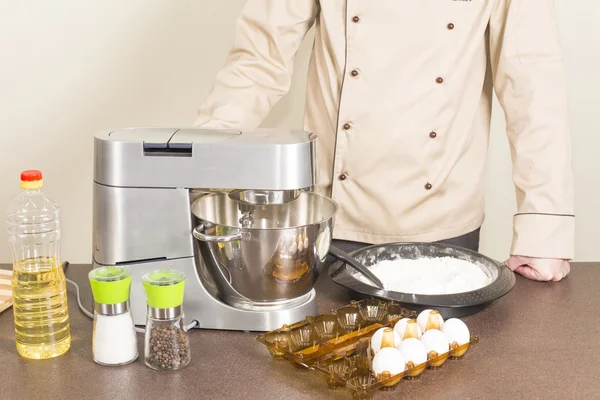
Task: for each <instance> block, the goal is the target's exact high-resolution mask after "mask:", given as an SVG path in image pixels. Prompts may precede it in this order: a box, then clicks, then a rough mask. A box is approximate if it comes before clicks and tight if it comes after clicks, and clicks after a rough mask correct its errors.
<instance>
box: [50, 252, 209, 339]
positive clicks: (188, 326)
mask: <svg viewBox="0 0 600 400" xmlns="http://www.w3.org/2000/svg"><path fill="white" fill-rule="evenodd" d="M69 265H70V264H69V262H68V261H65V262H64V263H63V265H62V267H63V271H64V272H65V276H66V272H67V268H69ZM66 279H67V283H69V284H71V285H73V286H74V287H75V293H76V294H77V304H78V305H79V309H80V310H81V312H82V313H84V314H85V315H86V316H88V317H89V318H91V319H94V314H93V313H92V312H91V311H89V310H88V309H86V308H85V307H84V306H83V304H82V303H81V296H80V294H79V285H78V284H77V283H75V281H73V280H71V279H69V278H66ZM196 325H199V323H198V321H196V320H194V321H192V322H190V323H189V324H187V325H185V326H184V327H183V331H184V332H187V331H189V330H190V329H192V328H194V327H195V326H196ZM135 331H136V332H139V333H146V330H145V329H144V328H138V327H137V326H136V327H135Z"/></svg>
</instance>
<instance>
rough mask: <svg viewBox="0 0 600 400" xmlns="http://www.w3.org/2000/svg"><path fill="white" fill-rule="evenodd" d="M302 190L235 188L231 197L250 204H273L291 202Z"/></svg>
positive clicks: (230, 194)
mask: <svg viewBox="0 0 600 400" xmlns="http://www.w3.org/2000/svg"><path fill="white" fill-rule="evenodd" d="M300 192H301V191H300V190H297V189H293V190H255V189H250V190H235V191H233V192H231V193H229V197H230V198H232V199H233V200H236V201H238V202H240V203H243V204H248V205H272V204H284V203H289V202H290V201H293V200H295V199H297V198H298V196H299V195H300Z"/></svg>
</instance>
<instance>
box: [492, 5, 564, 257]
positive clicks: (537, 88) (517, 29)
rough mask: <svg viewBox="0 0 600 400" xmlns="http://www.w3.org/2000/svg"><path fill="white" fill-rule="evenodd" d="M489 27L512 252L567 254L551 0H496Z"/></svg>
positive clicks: (560, 81) (560, 91)
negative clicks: (513, 210)
mask: <svg viewBox="0 0 600 400" xmlns="http://www.w3.org/2000/svg"><path fill="white" fill-rule="evenodd" d="M489 35H490V61H491V65H492V73H493V80H494V89H495V91H496V94H497V96H498V99H499V101H500V104H501V105H502V108H503V110H504V114H505V117H506V130H507V135H508V139H509V142H510V149H511V155H512V161H513V180H514V183H515V188H516V197H517V214H516V215H515V216H514V220H513V243H512V248H511V254H512V255H521V256H529V257H540V258H561V259H572V258H573V257H574V247H575V243H574V242H575V216H574V187H573V186H574V185H573V174H572V167H571V138H570V132H569V121H568V101H567V88H566V77H565V71H564V64H563V60H562V53H561V46H560V40H559V37H558V36H559V35H558V28H557V17H556V12H555V9H554V3H553V0H496V1H495V4H494V9H493V11H492V17H491V19H490V24H489Z"/></svg>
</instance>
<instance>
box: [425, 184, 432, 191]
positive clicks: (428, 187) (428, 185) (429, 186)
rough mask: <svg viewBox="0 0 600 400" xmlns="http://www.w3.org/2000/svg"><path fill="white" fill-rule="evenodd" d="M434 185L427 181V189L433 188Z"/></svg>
mask: <svg viewBox="0 0 600 400" xmlns="http://www.w3.org/2000/svg"><path fill="white" fill-rule="evenodd" d="M432 187H433V186H431V183H429V182H427V183H426V184H425V190H431V188H432Z"/></svg>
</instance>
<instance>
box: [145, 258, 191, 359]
mask: <svg viewBox="0 0 600 400" xmlns="http://www.w3.org/2000/svg"><path fill="white" fill-rule="evenodd" d="M142 282H143V285H144V289H145V291H146V302H147V304H148V312H147V316H146V334H145V340H144V359H145V362H146V365H147V366H148V367H149V368H152V369H155V370H177V369H180V368H183V367H185V366H186V365H188V364H189V362H190V360H191V353H190V344H189V339H188V334H187V332H186V330H185V328H184V327H185V325H184V323H183V293H184V288H185V275H184V274H183V273H181V272H178V271H174V270H158V271H154V272H151V273H149V274H147V275H145V276H144V277H143V278H142Z"/></svg>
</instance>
